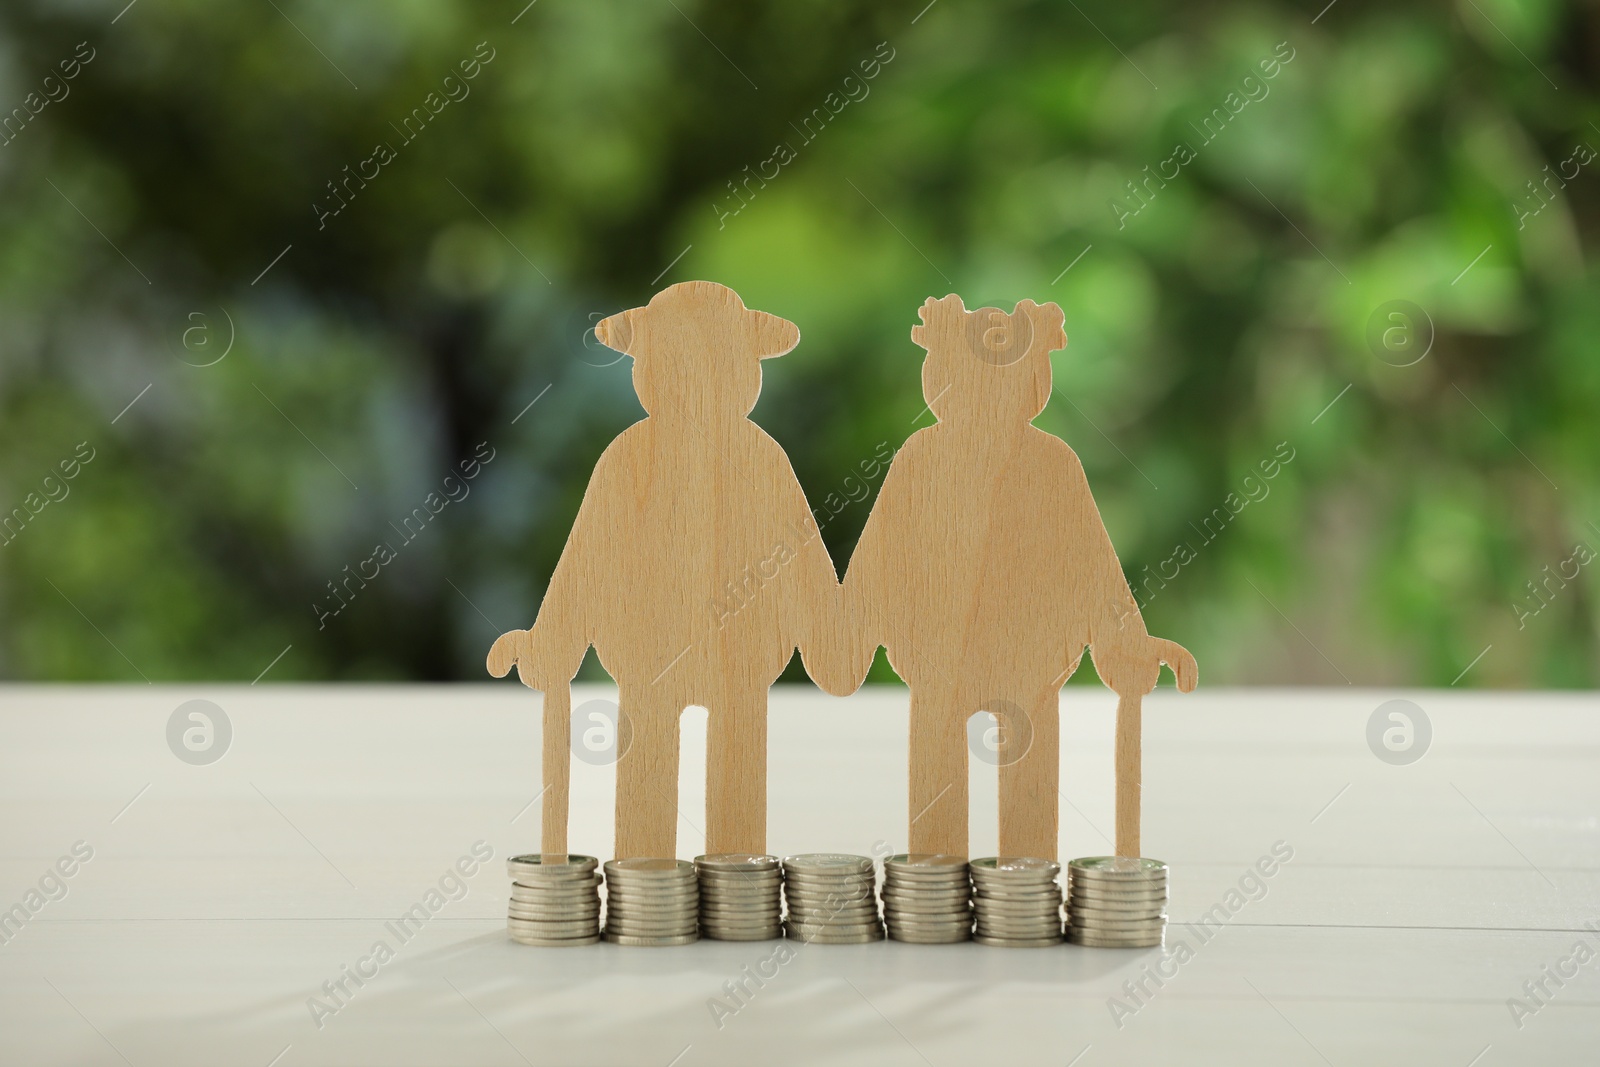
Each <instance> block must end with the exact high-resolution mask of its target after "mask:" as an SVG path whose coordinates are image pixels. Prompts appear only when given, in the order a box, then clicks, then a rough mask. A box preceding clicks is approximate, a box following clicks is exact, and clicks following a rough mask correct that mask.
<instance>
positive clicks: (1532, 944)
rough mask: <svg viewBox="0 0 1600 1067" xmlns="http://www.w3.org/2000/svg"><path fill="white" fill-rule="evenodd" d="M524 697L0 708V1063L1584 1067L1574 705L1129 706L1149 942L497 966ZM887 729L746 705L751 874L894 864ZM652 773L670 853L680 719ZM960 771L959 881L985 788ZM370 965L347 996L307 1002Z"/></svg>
mask: <svg viewBox="0 0 1600 1067" xmlns="http://www.w3.org/2000/svg"><path fill="white" fill-rule="evenodd" d="M607 693H608V691H607V690H606V689H604V688H602V687H592V688H588V689H584V688H580V689H579V690H578V691H576V692H575V693H574V697H573V700H574V704H575V705H577V704H579V703H581V702H582V701H584V700H587V699H596V698H603V697H605V696H606V695H607ZM1395 698H1405V699H1409V700H1412V701H1414V702H1415V703H1416V704H1417V705H1418V706H1420V707H1421V708H1422V709H1423V710H1424V712H1425V714H1426V716H1427V717H1428V720H1429V722H1430V723H1431V727H1432V739H1431V742H1430V745H1429V748H1428V751H1427V753H1426V755H1425V756H1424V757H1423V758H1422V759H1420V760H1419V761H1417V762H1414V763H1411V764H1409V765H1404V766H1395V765H1391V764H1389V763H1386V762H1384V761H1383V760H1380V759H1379V758H1377V756H1375V755H1374V753H1373V751H1371V750H1370V749H1369V744H1368V740H1367V728H1368V720H1369V717H1370V716H1371V715H1372V714H1373V712H1374V710H1375V709H1376V708H1377V707H1378V706H1379V705H1380V704H1382V703H1383V702H1385V701H1387V700H1390V699H1395ZM191 699H205V700H210V701H213V702H215V703H216V704H217V705H218V706H220V707H221V708H222V709H223V710H224V711H225V713H226V715H227V717H228V721H229V723H230V724H231V728H232V737H231V740H230V741H229V743H228V746H227V751H226V754H225V755H223V756H222V758H221V759H220V760H218V761H216V762H214V763H211V764H209V765H203V766H196V765H190V764H189V763H186V762H183V761H181V760H180V759H178V758H177V757H176V756H175V755H174V753H173V751H172V750H170V748H169V743H168V721H169V718H170V717H171V716H172V715H173V712H174V710H175V709H176V708H177V707H178V706H179V705H180V704H182V703H183V702H185V701H187V700H191ZM538 707H539V697H538V695H537V694H534V693H532V692H530V691H528V690H525V689H522V688H521V687H518V686H515V685H514V684H510V683H507V684H504V685H499V686H491V685H484V686H453V687H443V686H440V687H422V686H407V687H366V686H363V687H343V688H331V687H293V686H280V687H268V686H259V687H254V688H251V687H243V686H240V687H227V686H194V687H161V686H146V687H137V688H135V687H58V688H52V687H9V688H4V689H0V730H3V733H0V794H3V796H4V801H5V810H6V813H7V818H6V819H5V820H4V825H3V827H0V909H7V910H11V909H13V908H14V906H18V905H20V906H21V907H22V909H23V912H22V914H23V915H25V916H27V921H26V922H25V923H21V924H20V925H19V924H18V923H16V922H13V924H12V925H11V926H9V927H4V928H3V932H4V936H5V938H6V942H5V944H4V945H3V946H0V993H3V995H0V1062H4V1063H7V1064H10V1063H26V1064H123V1063H128V1064H135V1065H139V1067H144V1065H147V1064H148V1065H162V1067H176V1065H181V1064H189V1063H194V1064H207V1065H217V1064H239V1065H254V1067H267V1065H269V1064H270V1065H274V1067H301V1065H312V1064H356V1063H360V1064H375V1063H381V1064H386V1065H387V1064H392V1065H401V1064H463V1063H471V1064H484V1065H496V1064H506V1065H513V1067H514V1065H517V1064H541V1065H542V1064H587V1063H598V1064H644V1065H655V1067H668V1065H672V1067H693V1065H697V1064H720V1063H728V1064H734V1063H756V1062H759V1063H768V1064H776V1063H816V1062H828V1063H830V1064H857V1063H859V1064H873V1065H884V1064H908V1065H916V1064H939V1065H943V1064H971V1063H974V1062H980V1061H983V1060H992V1059H993V1058H994V1057H995V1056H996V1055H997V1054H998V1055H999V1056H1002V1057H1015V1058H1016V1060H1015V1062H1028V1063H1049V1064H1057V1065H1061V1064H1073V1065H1081V1067H1095V1065H1098V1064H1111V1063H1127V1064H1151V1063H1157V1062H1170V1063H1182V1064H1213V1063H1214V1064H1227V1065H1237V1064H1241V1063H1264V1064H1274V1065H1278V1064H1324V1063H1326V1064H1375V1063H1385V1064H1386V1063H1393V1064H1407V1065H1411V1064H1447V1065H1454V1067H1468V1065H1469V1064H1471V1065H1482V1067H1489V1065H1493V1064H1504V1063H1533V1062H1555V1061H1557V1057H1561V1058H1562V1061H1564V1062H1584V1061H1589V1062H1592V1060H1590V1059H1589V1058H1590V1057H1592V1056H1593V1055H1594V1052H1593V1049H1594V1043H1595V1040H1596V1038H1600V979H1597V977H1596V975H1597V973H1600V957H1597V958H1591V956H1594V954H1595V953H1596V951H1597V950H1600V933H1596V932H1595V930H1596V929H1600V822H1597V813H1600V804H1597V801H1600V777H1597V776H1596V774H1595V768H1596V757H1597V755H1600V697H1596V696H1594V695H1589V694H1521V693H1500V694H1490V693H1458V692H1433V691H1415V692H1410V693H1397V692H1376V691H1368V690H1356V689H1342V690H1337V691H1334V690H1233V691H1228V690H1217V691H1210V692H1206V691H1201V692H1197V693H1194V694H1190V695H1180V694H1178V693H1176V692H1174V691H1172V690H1170V689H1166V690H1158V691H1157V692H1156V693H1155V694H1152V695H1151V696H1150V697H1149V698H1147V700H1146V702H1145V742H1144V744H1145V764H1144V767H1145V801H1144V805H1145V807H1144V811H1145V821H1144V851H1145V852H1146V854H1147V855H1151V856H1157V857H1160V858H1162V859H1164V860H1166V861H1167V862H1168V863H1169V864H1170V865H1171V869H1172V875H1171V883H1172V902H1171V906H1170V915H1171V924H1170V927H1169V930H1168V934H1167V947H1166V949H1165V950H1164V951H1163V950H1147V951H1115V950H1091V949H1084V948H1079V947H1075V946H1062V947H1060V948H1052V949H1034V950H1006V949H995V948H984V947H982V946H978V945H973V944H964V945H949V946H920V945H905V944H896V943H879V944H872V945H862V946H831V945H830V946H823V945H810V946H792V947H791V948H789V949H788V950H786V951H784V952H782V953H779V952H778V949H779V946H780V945H783V944H786V943H783V942H773V943H758V944H736V943H719V942H711V941H701V942H699V943H697V944H694V945H689V946H684V947H680V948H667V949H637V948H636V949H628V948H622V947H619V946H614V945H607V944H601V945H596V946H592V947H587V948H581V949H538V948H531V947H527V946H521V945H517V944H515V943H513V942H511V941H509V940H508V939H507V937H506V935H505V929H504V914H505V901H506V898H507V896H508V885H509V878H508V876H507V874H506V870H505V864H504V860H505V858H506V857H508V856H510V855H514V854H517V853H521V852H527V851H534V850H536V849H537V845H538V826H539V804H538V803H535V802H534V797H535V794H536V793H537V792H538V767H539V728H538V715H537V714H536V713H537V710H538ZM906 708H907V701H906V694H905V691H904V690H900V689H892V688H882V689H869V690H864V691H863V692H861V693H859V694H857V695H856V696H854V697H850V698H848V699H843V700H839V699H834V698H831V697H827V696H824V695H821V694H820V693H818V692H817V691H816V690H813V689H809V688H793V689H779V690H775V691H774V692H773V696H772V701H771V713H770V745H771V753H770V760H769V762H770V772H769V779H770V802H769V808H770V824H771V825H770V837H769V844H770V846H771V849H772V851H774V852H775V853H779V854H784V853H796V852H808V851H845V852H858V853H862V854H872V853H873V852H874V850H876V851H877V852H878V853H880V854H881V853H882V852H883V851H884V850H885V849H888V850H893V851H901V850H902V849H903V840H904V833H905V826H906V821H907V813H906ZM1114 713H1115V702H1114V699H1113V698H1112V697H1111V696H1110V695H1109V694H1107V693H1105V692H1104V691H1101V690H1095V689H1087V688H1083V689H1080V688H1076V687H1075V688H1072V689H1069V690H1067V691H1066V693H1065V694H1064V696H1063V701H1062V757H1061V760H1062V778H1061V781H1062V796H1063V803H1062V806H1061V813H1062V814H1061V855H1062V856H1063V857H1072V856H1082V855H1095V854H1102V853H1105V852H1108V851H1110V847H1111V846H1110V841H1109V839H1108V837H1107V836H1106V835H1107V834H1108V833H1110V831H1111V828H1112V822H1113V818H1112V816H1113V808H1112V788H1111V765H1112V763H1111V743H1112V727H1113V718H1114ZM219 736H220V735H219ZM683 748H684V755H683V774H682V783H683V784H682V786H681V790H680V798H679V807H680V811H681V812H682V813H683V815H682V817H681V819H680V822H679V839H678V840H679V854H680V855H681V856H684V857H691V856H693V855H695V854H696V853H697V852H698V851H699V846H700V844H701V842H702V841H703V835H702V834H701V832H700V830H699V824H700V823H701V819H700V818H699V813H700V812H702V811H703V810H704V712H703V711H698V710H697V709H691V710H690V711H689V712H687V713H686V715H685V725H684V745H683ZM972 762H973V764H974V767H973V771H972V774H971V780H972V797H973V800H972V825H973V831H972V849H973V854H974V855H984V854H992V853H993V851H994V848H995V838H996V830H995V826H994V822H995V797H994V792H995V770H994V768H993V767H990V766H987V765H985V764H983V763H981V762H980V761H976V760H975V761H972ZM613 781H614V779H613V771H612V769H611V768H609V767H602V766H591V765H589V764H586V763H581V762H575V764H574V770H573V800H572V808H573V816H572V831H571V833H572V838H571V842H572V847H573V849H574V850H575V851H581V852H587V853H590V854H594V855H598V856H602V857H604V856H608V855H609V854H610V846H611V789H612V783H613ZM1275 846H1276V847H1277V849H1278V851H1279V854H1280V855H1281V854H1283V853H1285V852H1288V851H1292V857H1291V858H1289V859H1288V860H1286V861H1284V862H1282V863H1281V864H1278V865H1273V864H1270V863H1269V864H1265V865H1264V866H1265V867H1267V868H1268V869H1271V870H1272V874H1271V876H1270V877H1260V876H1259V875H1257V874H1254V873H1253V872H1255V871H1256V869H1257V864H1258V863H1259V861H1260V860H1261V859H1262V857H1266V856H1269V855H1270V854H1271V853H1272V851H1273V849H1274V847H1275ZM75 848H76V849H77V851H78V853H79V854H80V855H81V854H84V853H88V852H90V851H92V855H91V856H90V857H89V858H88V859H86V860H82V861H75V860H73V859H72V857H73V852H74V849H75ZM475 848H476V849H477V851H478V853H479V854H483V853H486V852H488V851H489V850H492V859H490V860H489V861H488V862H486V863H484V864H482V865H480V866H479V867H478V868H477V869H476V870H475V872H474V873H473V874H472V876H471V877H467V878H463V879H461V886H460V888H458V887H457V886H456V884H455V883H453V882H452V881H451V879H450V878H449V877H448V874H449V872H450V871H451V870H452V868H453V867H454V866H455V865H456V863H457V861H458V860H459V859H460V858H461V857H463V856H468V857H470V856H471V855H472V853H473V850H474V849H475ZM62 857H68V862H65V863H61V860H62ZM58 863H59V864H60V866H61V867H63V868H66V869H70V870H72V874H71V876H70V877H59V876H57V877H52V875H51V872H52V871H55V870H56V868H57V865H58ZM441 883H442V884H443V886H444V889H445V890H447V891H448V892H447V893H440V894H439V895H438V896H435V897H432V898H431V899H430V897H429V894H430V892H434V891H436V890H438V888H439V887H440V885H441ZM41 887H42V888H41ZM63 891H64V894H65V895H62V894H63ZM30 894H32V895H30ZM417 903H423V904H424V905H425V906H426V905H430V904H431V905H434V906H435V907H436V909H437V910H436V911H434V912H431V913H430V916H431V917H430V918H429V919H428V921H427V922H426V923H425V924H422V927H421V929H420V930H419V931H417V932H416V933H415V935H414V936H412V937H411V938H410V939H409V940H406V941H404V942H403V943H402V942H401V941H400V940H399V939H398V938H397V937H396V936H395V934H394V932H393V928H392V927H391V926H389V925H387V924H388V923H389V922H390V920H392V919H394V918H396V917H397V916H399V915H400V914H401V913H402V912H405V911H406V910H407V909H409V908H411V907H412V906H413V905H414V904H417ZM1219 905H1220V908H1219ZM30 909H33V910H31V911H30ZM1206 915H1210V917H1211V918H1210V920H1209V921H1208V922H1203V923H1201V920H1202V918H1203V917H1204V916H1206ZM0 919H3V916H0ZM1197 923H1201V924H1200V925H1196V924H1197ZM1589 924H1594V928H1591V927H1590V926H1589ZM380 941H383V942H386V943H388V944H389V945H390V946H391V948H392V950H393V951H392V958H391V959H387V960H385V961H384V962H383V963H382V965H381V966H380V967H379V968H378V969H377V973H376V974H375V976H373V977H371V978H370V979H367V980H364V983H363V984H362V985H360V986H359V987H358V986H356V985H355V984H354V983H353V982H350V981H348V980H346V983H345V984H346V988H347V989H348V990H349V995H348V996H344V995H341V996H340V997H339V998H338V1000H337V1001H336V1000H334V999H332V998H328V997H326V994H325V993H324V983H326V982H329V981H333V980H337V979H339V978H341V976H342V975H343V974H344V973H345V970H344V969H345V968H347V967H355V966H356V965H357V963H358V961H360V960H362V959H364V958H372V952H373V950H374V948H375V945H376V944H377V943H378V942H380ZM1180 946H1181V947H1180ZM1580 946H1582V947H1580ZM747 968H748V970H747ZM1547 968H1548V970H1547ZM364 969H366V970H367V971H368V973H371V968H370V966H366V967H364ZM751 975H753V976H755V977H753V978H752V977H750V976H751ZM737 982H743V984H744V986H743V987H744V990H745V992H744V993H741V994H739V996H738V997H737V999H735V998H734V997H732V996H730V993H729V990H730V989H733V988H735V986H733V985H730V983H737ZM1529 982H1535V983H1538V982H1542V983H1543V989H1542V990H1541V988H1540V987H1539V985H1533V986H1531V987H1530V986H1527V985H1526V983H1529ZM1130 983H1139V984H1142V989H1141V988H1140V985H1138V984H1135V985H1130ZM1530 990H1531V991H1530ZM316 996H323V997H324V1002H325V1003H326V1004H327V1005H330V1006H331V1007H332V1008H335V1009H336V1010H332V1011H322V1012H318V1013H314V1012H313V1010H312V1007H311V998H313V997H316ZM341 1002H342V1003H341ZM1519 1003H1520V1005H1521V1007H1520V1008H1519V1007H1518V1005H1519ZM719 1004H720V1008H718V1007H716V1005H719ZM1022 1057H1026V1059H1025V1060H1024V1059H1021V1058H1022Z"/></svg>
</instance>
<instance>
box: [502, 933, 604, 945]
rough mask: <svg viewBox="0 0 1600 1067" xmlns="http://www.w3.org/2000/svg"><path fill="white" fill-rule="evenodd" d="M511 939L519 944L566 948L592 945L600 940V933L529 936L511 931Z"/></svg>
mask: <svg viewBox="0 0 1600 1067" xmlns="http://www.w3.org/2000/svg"><path fill="white" fill-rule="evenodd" d="M511 940H513V941H515V942H517V943H518V944H520V945H538V946H539V947H541V948H567V947H569V946H575V945H594V944H598V943H599V941H600V935H599V934H598V933H597V934H594V935H592V936H590V937H531V936H529V935H527V934H519V933H517V932H516V931H515V930H513V931H511Z"/></svg>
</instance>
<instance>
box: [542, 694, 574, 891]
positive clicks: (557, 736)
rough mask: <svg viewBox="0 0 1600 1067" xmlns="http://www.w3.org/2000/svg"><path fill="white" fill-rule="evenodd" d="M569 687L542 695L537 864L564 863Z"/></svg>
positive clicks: (569, 778)
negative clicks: (541, 786)
mask: <svg viewBox="0 0 1600 1067" xmlns="http://www.w3.org/2000/svg"><path fill="white" fill-rule="evenodd" d="M571 736H572V688H571V687H570V686H565V685H563V686H559V687H557V688H555V689H551V690H548V691H546V693H545V694H544V744H543V748H544V793H543V796H544V808H543V812H542V814H543V824H542V826H541V828H540V834H539V850H540V859H539V862H540V863H547V864H548V863H566V862H567V801H568V798H569V795H570V793H571V785H572V754H571V753H570V752H569V751H568V744H569V741H570V738H571Z"/></svg>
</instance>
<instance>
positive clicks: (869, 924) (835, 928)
mask: <svg viewBox="0 0 1600 1067" xmlns="http://www.w3.org/2000/svg"><path fill="white" fill-rule="evenodd" d="M785 925H787V926H790V927H792V928H795V929H799V930H828V931H832V932H833V933H842V934H855V933H862V932H864V931H867V930H876V929H878V928H880V927H881V926H882V925H883V924H882V923H881V922H879V921H877V920H876V919H862V920H852V921H851V922H807V921H805V920H803V919H788V920H786V921H785Z"/></svg>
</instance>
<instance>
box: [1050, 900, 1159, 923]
mask: <svg viewBox="0 0 1600 1067" xmlns="http://www.w3.org/2000/svg"><path fill="white" fill-rule="evenodd" d="M1067 913H1068V914H1069V915H1071V916H1072V917H1073V920H1074V921H1077V920H1079V919H1082V920H1083V921H1085V922H1094V921H1097V920H1100V919H1164V918H1166V915H1167V910H1166V907H1165V906H1164V905H1161V904H1148V905H1147V904H1141V905H1139V906H1138V907H1134V908H1091V907H1086V906H1083V905H1079V904H1069V906H1068V908H1067Z"/></svg>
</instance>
